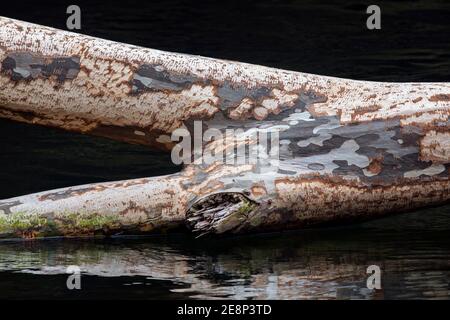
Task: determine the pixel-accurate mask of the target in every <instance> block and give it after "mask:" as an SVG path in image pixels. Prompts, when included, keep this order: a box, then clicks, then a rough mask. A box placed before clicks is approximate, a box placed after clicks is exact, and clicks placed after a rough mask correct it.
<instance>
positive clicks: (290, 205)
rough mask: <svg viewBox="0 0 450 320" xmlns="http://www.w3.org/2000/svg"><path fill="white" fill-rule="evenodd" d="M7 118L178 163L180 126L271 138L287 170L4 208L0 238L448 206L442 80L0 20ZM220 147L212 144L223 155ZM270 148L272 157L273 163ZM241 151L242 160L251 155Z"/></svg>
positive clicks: (229, 170) (85, 193)
mask: <svg viewBox="0 0 450 320" xmlns="http://www.w3.org/2000/svg"><path fill="white" fill-rule="evenodd" d="M0 63H1V69H0V89H1V90H0V117H3V118H8V119H12V120H16V121H22V122H27V123H33V124H41V125H45V126H51V127H57V128H62V129H65V130H70V131H75V132H81V133H86V134H92V135H100V136H105V137H109V138H112V139H116V140H121V141H126V142H130V143H138V144H144V145H148V146H152V147H155V148H159V149H164V150H171V149H172V148H173V146H174V144H175V143H174V142H173V141H171V140H170V135H171V133H172V132H174V130H176V129H178V128H185V129H187V130H188V131H190V133H191V135H192V134H193V130H194V129H193V125H192V124H193V121H195V120H203V128H204V129H216V130H218V131H219V132H222V133H225V132H226V130H227V129H241V131H242V132H241V133H240V134H239V135H238V136H236V137H234V138H235V140H234V141H233V142H237V143H238V144H240V145H244V146H245V147H246V148H247V147H248V148H251V147H255V145H256V143H257V141H255V140H253V139H252V138H249V137H248V134H249V132H269V133H271V132H278V133H279V136H280V146H279V153H280V161H279V163H278V164H277V165H276V166H273V164H272V163H270V161H268V160H267V159H266V158H264V157H258V159H257V160H258V161H256V162H255V163H251V164H250V163H247V164H236V163H234V164H224V163H221V162H220V161H218V162H214V163H212V164H211V163H210V164H205V162H204V161H203V159H202V158H200V159H197V161H195V162H194V163H192V164H189V165H187V166H186V167H185V168H184V169H183V170H182V172H180V173H179V174H176V175H171V176H166V177H157V178H146V179H137V180H130V181H122V182H111V183H100V184H92V185H87V186H80V187H72V188H66V189H61V190H56V191H48V192H42V193H38V194H33V195H28V196H23V197H17V198H13V199H8V200H2V201H0V236H2V237H42V236H52V235H58V236H83V235H88V236H91V235H96V234H104V235H111V234H121V233H131V234H136V233H148V232H161V230H165V229H167V228H175V227H178V226H184V225H185V224H186V225H187V226H188V228H190V229H191V230H192V231H193V232H198V234H199V235H203V234H205V233H216V234H221V233H239V232H253V231H264V230H286V229H291V228H301V227H304V226H309V225H315V224H320V223H325V222H326V223H329V222H335V221H339V220H356V219H360V218H370V217H377V216H381V215H385V214H388V213H394V212H400V211H407V210H412V209H415V208H418V207H423V206H429V205H438V204H442V203H446V202H448V201H449V200H450V193H449V190H450V188H449V187H450V186H449V170H450V169H449V168H450V164H449V155H450V150H449V147H450V144H449V142H448V140H449V135H450V132H449V115H450V100H449V99H448V97H449V96H450V84H448V83H383V82H367V81H355V80H348V79H339V78H333V77H326V76H318V75H312V74H304V73H299V72H292V71H285V70H278V69H272V68H267V67H262V66H255V65H250V64H244V63H239V62H230V61H223V60H218V59H210V58H204V57H199V56H191V55H184V54H177V53H168V52H162V51H157V50H152V49H146V48H140V47H136V46H131V45H127V44H119V43H115V42H111V41H107V40H102V39H97V38H92V37H88V36H84V35H80V34H74V33H70V32H65V31H60V30H56V29H52V28H48V27H43V26H37V25H33V24H29V23H25V22H21V21H17V20H12V19H8V18H1V17H0ZM234 147H235V144H233V143H232V142H230V141H228V140H227V139H223V140H220V139H219V140H216V141H213V142H210V143H205V145H204V146H203V148H204V150H205V151H208V152H213V153H214V151H219V152H220V151H222V150H225V151H227V152H228V154H229V155H230V154H231V156H232V157H234V156H236V155H235V149H234ZM266 151H268V150H266ZM248 152H249V151H248Z"/></svg>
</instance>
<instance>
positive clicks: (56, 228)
mask: <svg viewBox="0 0 450 320" xmlns="http://www.w3.org/2000/svg"><path fill="white" fill-rule="evenodd" d="M118 225H119V221H118V217H116V216H112V215H101V214H98V213H60V214H58V215H57V217H54V218H48V217H46V216H44V215H41V214H38V213H24V212H14V213H10V214H0V235H1V234H3V236H8V235H13V234H16V235H18V234H22V235H25V234H28V233H32V234H33V236H53V235H64V234H71V235H76V234H80V235H82V234H86V233H90V232H94V231H96V230H104V229H113V228H115V227H117V226H118Z"/></svg>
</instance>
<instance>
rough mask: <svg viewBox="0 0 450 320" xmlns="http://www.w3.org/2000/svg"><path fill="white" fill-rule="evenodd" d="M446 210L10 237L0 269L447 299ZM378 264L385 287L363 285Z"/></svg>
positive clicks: (342, 295) (198, 293)
mask: <svg viewBox="0 0 450 320" xmlns="http://www.w3.org/2000/svg"><path fill="white" fill-rule="evenodd" d="M449 209H450V207H441V208H436V209H428V210H423V211H419V212H416V213H413V214H405V215H400V216H396V217H392V218H388V219H383V220H378V221H372V222H368V223H364V224H360V225H354V226H349V227H341V228H330V229H320V230H308V231H303V232H295V233H289V234H270V235H258V236H245V237H239V238H233V239H231V238H228V239H219V240H212V239H208V241H205V240H201V239H200V240H195V239H192V238H191V237H189V236H186V235H177V236H170V237H167V238H161V237H149V238H139V239H112V240H95V241H85V240H83V241H74V240H71V241H59V240H54V241H37V242H5V243H0V270H1V271H2V272H0V273H2V274H4V273H5V272H6V273H8V274H9V275H12V274H13V273H12V272H14V274H17V273H20V274H28V275H30V274H31V275H32V276H33V277H43V276H47V277H48V276H50V277H54V276H58V275H59V276H60V275H63V274H64V275H65V272H66V267H67V266H69V265H78V266H80V268H81V270H82V272H83V281H89V280H86V279H89V278H92V277H102V278H105V277H107V278H118V279H122V282H121V283H120V284H119V285H117V284H112V283H111V285H110V286H106V287H105V288H103V289H102V290H107V291H110V290H112V291H118V292H120V291H122V290H123V287H124V285H128V286H133V287H134V290H135V291H139V290H136V287H142V288H141V289H142V290H141V291H140V292H141V296H140V297H143V298H145V297H146V292H149V293H150V292H152V293H153V294H154V293H155V288H154V286H153V288H152V289H150V288H151V287H152V285H153V284H155V283H157V282H158V283H163V287H164V288H165V289H167V290H169V291H170V293H169V295H168V297H169V298H171V297H175V296H177V297H178V296H181V297H188V298H207V299H211V298H215V299H217V298H234V299H317V298H319V299H348V298H359V299H380V298H381V299H383V298H385V299H392V298H448V297H449V280H450V250H449V249H450V240H449V239H448V231H449V230H450V214H449V212H450V210H449ZM427 221H428V222H427ZM371 264H376V265H379V266H380V267H381V269H382V289H381V290H379V291H372V290H369V289H367V287H366V279H367V275H366V268H367V266H369V265H371ZM161 281H163V282H161ZM64 283H65V282H63V281H60V285H61V286H64ZM1 286H2V284H1V282H0V288H1ZM147 288H148V289H147ZM23 289H26V288H23ZM151 290H152V291H151ZM0 292H1V293H0V295H4V296H8V294H11V292H10V293H8V292H5V291H4V290H0ZM9 297H11V295H10V296H9ZM12 297H14V294H13V296H12Z"/></svg>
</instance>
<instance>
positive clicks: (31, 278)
mask: <svg viewBox="0 0 450 320" xmlns="http://www.w3.org/2000/svg"><path fill="white" fill-rule="evenodd" d="M77 3H78V4H79V5H80V7H81V9H82V28H83V29H82V32H83V33H86V34H90V35H95V36H99V37H103V38H108V39H111V40H116V41H122V42H128V43H133V44H138V45H142V46H146V47H152V48H158V49H163V50H170V51H177V52H186V53H192V54H201V55H206V56H212V57H218V58H225V59H232V60H240V61H245V62H251V63H257V64H263V65H268V66H273V67H278V68H285V69H290V70H298V71H304V72H310V73H317V74H325V75H333V76H338V77H350V78H356V79H365V80H381V81H450V41H449V39H450V3H449V2H448V1H391V2H386V1H377V4H378V5H379V6H380V7H381V8H382V30H377V31H369V30H367V29H366V27H365V20H366V17H367V15H366V14H365V8H366V7H367V5H369V4H372V3H370V2H364V1H361V2H357V1H346V2H342V3H339V2H335V1H326V2H321V3H319V2H317V1H306V2H301V1H286V2H277V1H269V0H264V1H257V2H256V1H255V2H248V1H244V0H241V1H223V2H217V3H213V2H205V1H195V2H192V3H190V2H187V1H180V0H178V1H163V2H161V3H154V2H148V3H146V4H143V3H139V2H136V1H126V2H117V3H111V2H108V5H105V4H101V3H98V2H96V1H90V2H86V3H83V2H80V1H78V2H77ZM68 4H69V3H66V2H64V1H44V2H36V1H33V2H32V1H27V0H23V1H20V2H19V1H16V2H12V3H8V5H6V4H5V5H3V4H2V6H1V7H0V15H4V16H9V17H14V18H18V19H22V20H27V21H32V22H36V23H41V24H46V25H51V26H55V27H59V28H64V27H65V18H66V15H65V8H66V7H67V5H68ZM0 150H1V151H0V198H8V197H12V196H17V195H22V194H26V193H30V192H37V191H42V190H46V189H53V188H58V187H64V186H70V185H77V184H83V183H89V182H100V181H110V180H118V179H127V178H135V177H144V176H155V175H161V174H166V173H170V172H176V171H178V170H179V168H177V167H175V166H173V165H172V164H171V163H170V157H169V156H168V155H165V154H160V153H157V152H153V151H149V150H147V149H146V148H144V147H139V146H132V145H126V144H121V143H117V142H112V141H109V140H105V139H100V138H93V137H87V136H82V135H77V134H71V133H67V132H62V131H59V130H53V129H48V128H41V127H34V126H30V125H23V124H17V123H13V122H9V121H5V120H0ZM449 232H450V206H446V207H441V208H434V209H426V210H421V211H417V212H414V213H409V214H402V215H397V216H393V217H390V218H385V219H382V220H377V221H372V222H367V223H363V224H355V225H350V226H346V227H336V228H328V229H313V230H303V231H298V232H293V233H284V234H266V235H258V236H243V237H237V238H227V239H217V240H208V241H204V240H195V239H192V238H191V237H190V236H188V235H172V236H165V237H148V238H138V239H114V240H83V241H81V240H78V241H76V240H70V241H69V240H48V241H36V242H2V243H0V298H80V297H81V298H94V299H99V298H130V299H131V298H143V299H155V298H163V299H178V298H261V299H267V298H273V299H301V298H304V299H315V298H323V299H336V298H338V299H349V298H361V299H414V298H445V299H448V298H449V296H450V292H449V289H450V288H449V280H450V237H449V235H450V233H449ZM372 264H375V265H378V266H380V268H381V270H382V277H381V280H382V289H381V290H378V291H371V290H368V289H367V287H366V278H367V274H366V268H367V266H369V265H372ZM69 265H78V266H80V267H81V270H82V272H83V273H82V278H81V282H82V289H81V290H79V291H77V290H74V291H69V290H67V288H66V279H67V275H66V273H65V271H66V267H67V266H69Z"/></svg>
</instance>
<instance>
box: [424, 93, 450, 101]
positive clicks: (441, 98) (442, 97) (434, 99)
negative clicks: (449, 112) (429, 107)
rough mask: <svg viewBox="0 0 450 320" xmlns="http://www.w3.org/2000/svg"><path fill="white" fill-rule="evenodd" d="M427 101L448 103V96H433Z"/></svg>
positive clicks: (449, 96) (449, 97) (449, 98)
mask: <svg viewBox="0 0 450 320" xmlns="http://www.w3.org/2000/svg"><path fill="white" fill-rule="evenodd" d="M428 100H430V101H433V102H436V101H450V94H435V95H433V96H431V97H430V98H429V99H428Z"/></svg>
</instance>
